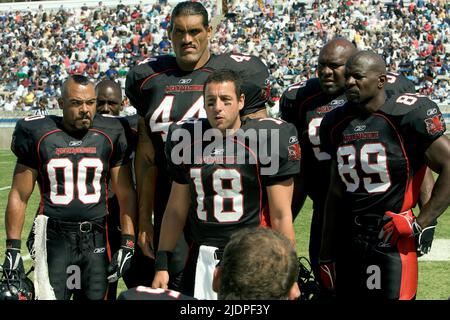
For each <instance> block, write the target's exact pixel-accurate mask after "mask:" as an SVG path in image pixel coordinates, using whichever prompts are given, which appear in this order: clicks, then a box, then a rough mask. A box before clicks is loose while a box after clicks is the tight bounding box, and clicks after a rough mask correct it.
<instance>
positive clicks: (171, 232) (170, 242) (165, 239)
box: [158, 208, 186, 252]
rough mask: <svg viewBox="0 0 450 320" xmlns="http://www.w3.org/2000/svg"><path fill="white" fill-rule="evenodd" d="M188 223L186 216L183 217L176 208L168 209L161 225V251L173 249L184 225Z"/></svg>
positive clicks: (159, 248)
mask: <svg viewBox="0 0 450 320" xmlns="http://www.w3.org/2000/svg"><path fill="white" fill-rule="evenodd" d="M185 223H186V217H184V218H183V217H182V215H181V214H179V213H177V212H176V211H175V210H170V209H169V208H168V209H166V211H165V212H164V217H163V221H162V225H161V234H160V237H159V247H158V250H159V251H171V252H172V251H173V250H174V249H175V246H176V244H177V241H178V239H179V238H180V236H181V234H182V232H183V228H184V225H185Z"/></svg>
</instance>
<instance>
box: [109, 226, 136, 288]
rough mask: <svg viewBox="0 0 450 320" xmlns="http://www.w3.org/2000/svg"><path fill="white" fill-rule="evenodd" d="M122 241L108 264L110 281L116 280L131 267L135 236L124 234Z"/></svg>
mask: <svg viewBox="0 0 450 320" xmlns="http://www.w3.org/2000/svg"><path fill="white" fill-rule="evenodd" d="M121 242H122V244H121V245H120V249H119V251H117V252H116V253H115V254H114V257H113V258H112V261H111V264H110V265H109V266H108V275H109V276H108V281H109V282H116V281H117V280H119V278H120V277H122V276H123V274H124V273H125V272H126V271H127V270H128V269H129V268H130V264H131V257H132V256H133V254H134V244H135V243H134V236H131V235H128V234H125V235H122V241H121Z"/></svg>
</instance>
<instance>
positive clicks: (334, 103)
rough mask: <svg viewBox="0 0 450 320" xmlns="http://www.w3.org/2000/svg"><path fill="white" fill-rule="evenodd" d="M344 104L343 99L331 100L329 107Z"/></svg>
mask: <svg viewBox="0 0 450 320" xmlns="http://www.w3.org/2000/svg"><path fill="white" fill-rule="evenodd" d="M344 104H345V100H343V99H339V100H333V101H331V102H330V106H332V107H335V108H337V107H340V106H343V105H344Z"/></svg>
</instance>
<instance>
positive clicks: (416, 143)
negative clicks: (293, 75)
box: [320, 51, 450, 299]
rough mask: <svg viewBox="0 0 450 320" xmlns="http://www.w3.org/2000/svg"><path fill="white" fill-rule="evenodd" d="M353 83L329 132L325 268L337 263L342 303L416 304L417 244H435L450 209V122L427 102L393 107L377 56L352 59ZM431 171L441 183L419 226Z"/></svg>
mask: <svg viewBox="0 0 450 320" xmlns="http://www.w3.org/2000/svg"><path fill="white" fill-rule="evenodd" d="M345 74H346V97H347V100H348V102H347V103H346V104H345V105H344V106H343V107H341V108H337V109H335V110H333V111H330V112H329V113H328V114H327V115H326V116H325V118H324V120H323V121H322V124H321V127H320V137H321V143H322V146H323V147H324V150H325V151H326V152H328V154H330V155H331V157H332V175H331V178H330V191H329V194H328V197H327V202H326V205H325V208H326V210H325V226H324V237H323V242H322V249H321V253H320V255H321V260H323V261H327V260H330V259H331V260H333V259H336V281H337V285H336V286H337V287H336V289H337V291H336V293H337V296H338V297H347V298H348V297H352V298H367V297H373V298H384V299H413V298H414V297H415V294H416V289H417V276H418V273H417V256H416V245H419V246H422V245H424V243H423V242H424V241H428V240H426V238H427V236H426V233H427V231H426V230H427V229H428V228H429V227H430V225H431V224H432V221H433V220H434V219H436V218H437V217H439V216H440V215H441V214H442V212H443V211H445V209H446V208H447V206H448V204H449V197H450V188H449V187H448V184H447V185H445V184H444V183H442V181H446V180H442V179H448V178H450V170H449V169H450V164H449V163H448V157H449V156H450V142H449V140H448V138H447V137H445V135H444V133H445V123H444V120H443V117H442V114H441V112H440V110H439V108H438V106H437V105H436V104H435V103H433V102H432V101H430V100H429V99H427V98H426V97H423V96H419V95H415V94H403V95H394V96H393V97H392V98H391V99H390V100H386V93H385V91H384V84H385V83H386V81H387V78H386V71H385V65H384V62H383V60H382V59H381V57H379V56H378V55H376V54H374V53H372V52H368V51H363V52H359V53H357V54H355V55H353V56H352V57H350V59H349V60H348V61H347V64H346V69H345ZM427 164H428V165H429V166H430V168H432V169H433V170H436V171H437V172H439V173H440V175H439V178H438V180H437V181H436V184H435V187H434V188H433V191H432V196H431V198H430V200H429V201H428V202H427V203H426V204H425V205H424V206H422V208H421V211H420V213H419V215H418V217H417V219H416V218H415V216H414V215H413V214H412V211H411V209H412V208H413V207H414V206H415V205H416V203H417V201H418V196H419V190H420V187H421V185H422V180H423V177H424V174H425V171H426V165H427ZM342 205H344V206H345V209H343V208H342ZM338 206H340V207H339V208H340V209H339V210H338V209H337V208H338ZM415 238H417V239H416V241H417V244H416V243H415V241H414V240H415Z"/></svg>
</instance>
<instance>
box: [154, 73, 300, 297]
mask: <svg viewBox="0 0 450 320" xmlns="http://www.w3.org/2000/svg"><path fill="white" fill-rule="evenodd" d="M242 92H243V91H242V79H241V78H240V77H239V76H238V74H237V73H236V72H234V71H232V70H226V69H222V70H216V71H214V72H213V73H212V74H211V75H210V77H208V79H207V80H206V83H205V89H204V97H205V98H204V99H205V108H206V113H207V119H194V120H185V121H183V120H182V121H178V122H177V123H174V124H172V125H171V127H170V130H169V135H168V139H167V142H166V156H167V159H168V163H169V168H170V172H171V174H172V178H173V182H172V190H171V192H170V196H169V201H168V204H167V208H166V210H165V212H164V218H163V224H162V227H161V236H160V247H159V248H158V251H157V254H156V270H157V272H156V275H155V279H154V280H153V284H152V286H153V287H154V288H158V287H161V288H167V284H168V281H169V279H170V278H169V273H168V272H167V267H168V262H170V259H171V255H172V251H173V249H174V248H175V244H176V242H177V240H178V238H179V237H180V236H181V234H182V231H183V228H184V226H185V225H186V224H187V226H188V228H187V230H188V233H187V238H188V241H189V245H190V254H189V259H188V262H187V263H186V267H185V270H184V276H183V290H182V292H183V293H184V294H187V295H193V296H194V297H195V298H199V299H214V298H215V297H216V295H215V294H214V292H212V288H211V284H212V282H211V281H212V274H213V270H214V267H215V265H216V264H217V262H218V260H220V255H221V253H222V252H223V249H224V247H225V245H226V244H227V242H228V240H229V238H230V236H231V235H232V234H233V233H234V232H236V231H237V230H240V229H242V228H246V227H256V226H260V225H266V226H270V227H272V228H273V229H275V230H278V231H280V232H281V233H283V234H284V235H286V236H287V237H288V238H289V239H290V240H291V242H292V244H295V236H294V229H293V225H292V213H291V199H292V189H293V181H292V176H293V175H294V174H296V173H298V171H299V169H300V168H299V167H300V146H299V144H298V139H297V135H296V130H295V127H294V126H293V125H291V124H288V123H286V122H284V121H281V120H277V119H272V118H260V119H248V120H246V121H245V122H241V119H240V117H239V111H240V110H241V109H242V108H243V107H244V100H245V97H244V94H243V93H242ZM180 134H181V135H183V136H184V137H185V138H186V140H185V139H184V138H183V139H181V141H180ZM211 134H212V135H213V136H214V138H213V140H214V142H215V143H214V144H210V143H209V141H212V140H211V139H212V137H211V136H210V135H211ZM252 134H254V135H253V136H252ZM208 136H209V138H208ZM177 141H179V142H178V143H177ZM180 150H181V153H180ZM296 292H297V293H298V287H297V291H296Z"/></svg>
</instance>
